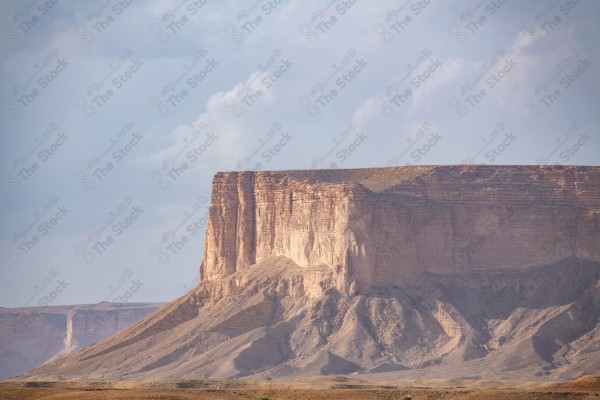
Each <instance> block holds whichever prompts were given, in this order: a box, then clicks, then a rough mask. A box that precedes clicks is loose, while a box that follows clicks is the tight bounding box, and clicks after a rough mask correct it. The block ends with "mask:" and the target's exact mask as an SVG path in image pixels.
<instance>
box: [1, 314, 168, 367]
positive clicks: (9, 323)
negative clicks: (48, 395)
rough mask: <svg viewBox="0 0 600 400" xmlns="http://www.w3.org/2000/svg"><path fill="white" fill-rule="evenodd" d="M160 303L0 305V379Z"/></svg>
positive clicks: (96, 338)
mask: <svg viewBox="0 0 600 400" xmlns="http://www.w3.org/2000/svg"><path fill="white" fill-rule="evenodd" d="M162 305H163V303H132V304H113V303H100V304H95V305H77V306H47V307H21V308H0V379H5V378H8V377H11V376H14V375H18V374H20V373H23V372H25V371H27V370H29V369H31V368H34V367H36V366H38V365H40V364H43V363H45V362H47V361H49V360H53V359H55V358H58V357H60V356H63V355H65V354H68V353H70V352H72V351H74V350H76V349H78V348H81V347H85V346H87V345H89V344H91V343H96V342H98V341H100V340H102V339H104V338H106V337H108V336H110V335H112V334H113V333H115V332H117V331H119V330H121V329H123V328H125V327H127V326H128V325H131V324H133V323H134V322H136V321H138V320H140V319H142V318H143V317H145V316H147V315H148V314H150V313H152V312H154V311H156V310H157V309H158V308H160V307H161V306H162Z"/></svg>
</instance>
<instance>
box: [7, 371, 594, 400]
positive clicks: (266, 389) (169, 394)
mask: <svg viewBox="0 0 600 400" xmlns="http://www.w3.org/2000/svg"><path fill="white" fill-rule="evenodd" d="M581 383H583V384H581ZM591 383H592V382H577V384H566V385H565V384H546V385H540V384H539V383H537V384H536V383H531V384H528V383H523V382H515V383H514V384H512V383H511V382H481V381H441V382H425V383H420V386H411V385H410V384H409V382H404V383H402V382H395V383H389V384H388V383H385V384H381V383H379V384H371V383H366V382H358V381H356V380H352V379H346V378H341V377H340V378H338V379H335V378H334V379H331V378H330V379H327V380H322V379H320V378H313V379H307V380H303V381H294V382H289V383H285V382H265V381H227V382H217V381H193V382H148V381H138V382H0V400H30V399H31V400H33V399H44V400H58V399H72V400H93V399H98V400H100V399H103V400H104V399H128V400H134V399H135V400H137V399H145V400H158V399H163V400H179V399H181V400H183V399H237V400H266V399H272V400H275V399H288V400H291V399H298V400H306V399H327V400H334V399H349V400H351V399H388V400H392V399H401V400H403V399H407V398H410V399H412V400H436V399H448V400H450V399H452V400H476V399H477V400H480V399H481V400H485V399H494V400H496V399H497V400H500V399H502V400H523V399H526V400H535V399H537V400H546V399H565V400H579V399H581V400H584V399H586V400H589V399H600V387H599V386H598V385H597V381H596V380H594V382H593V384H591Z"/></svg>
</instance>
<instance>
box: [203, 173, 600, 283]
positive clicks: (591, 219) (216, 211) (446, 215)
mask: <svg viewBox="0 0 600 400" xmlns="http://www.w3.org/2000/svg"><path fill="white" fill-rule="evenodd" d="M598 193H600V168H599V167H577V166H448V167H420V166H415V167H396V168H374V169H360V170H319V171H281V172H223V173H218V174H217V175H216V176H215V178H214V180H213V195H212V201H211V206H210V216H209V222H208V228H207V233H206V241H205V250H204V260H203V263H202V268H201V277H202V280H203V281H205V280H213V279H219V278H222V277H225V276H229V275H231V274H233V273H235V272H236V271H240V270H243V269H244V268H246V267H248V266H250V265H252V264H255V263H256V262H258V261H260V260H262V259H264V258H266V257H270V256H279V255H282V256H286V257H288V258H290V259H292V260H293V261H294V262H295V263H297V264H298V265H300V266H303V267H308V266H311V265H321V264H324V265H327V266H329V267H330V268H332V269H333V270H334V271H335V279H334V280H335V285H336V287H337V288H338V289H340V290H342V291H344V292H347V293H355V292H357V291H358V292H361V291H362V292H364V291H367V290H369V289H370V288H371V287H374V286H381V285H390V284H391V285H404V284H411V283H414V282H415V281H416V280H418V279H420V278H421V276H422V275H423V274H424V273H428V272H465V271H472V270H478V269H494V268H503V269H514V270H519V269H523V268H530V267H532V266H535V265H540V264H548V263H553V262H557V261H559V260H562V259H564V258H567V257H572V256H575V257H580V258H586V259H592V260H599V259H600V236H599V235H597V234H595V233H597V232H598V231H599V228H598V227H599V226H600V225H599V224H600V200H599V195H598Z"/></svg>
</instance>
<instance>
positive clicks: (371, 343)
mask: <svg viewBox="0 0 600 400" xmlns="http://www.w3.org/2000/svg"><path fill="white" fill-rule="evenodd" d="M354 373H356V374H361V375H362V377H363V378H365V379H369V380H379V381H390V380H398V379H439V378H444V379H454V378H456V379H465V378H468V379H492V380H497V379H512V380H557V379H558V380H560V379H572V378H577V377H579V376H581V375H584V374H599V373H600V167H577V166H449V167H434V166H432V167H399V168H376V169H359V170H320V171H279V172H224V173H219V174H217V175H216V176H215V178H214V181H213V194H212V202H211V206H210V211H209V223H208V226H207V232H206V240H205V250H204V259H203V261H202V266H201V282H200V283H199V284H198V285H197V286H196V287H195V288H194V289H192V290H191V291H190V292H189V293H187V294H186V295H184V296H182V297H180V298H179V299H176V300H174V301H172V302H170V303H168V304H167V305H165V306H164V307H162V308H161V309H159V310H157V311H156V312H155V313H153V314H151V315H149V316H147V317H145V318H143V319H141V320H140V321H138V322H136V323H135V324H133V325H131V326H129V327H128V328H125V329H123V330H122V331H120V332H118V333H117V334H115V335H112V336H111V337H109V338H107V339H105V340H103V341H101V342H99V343H95V344H93V345H90V346H88V347H86V348H83V349H80V350H78V351H75V352H73V353H70V354H68V355H67V356H65V357H63V358H60V359H57V360H55V361H53V362H50V363H47V364H45V365H42V366H41V367H38V368H36V369H34V370H32V371H30V372H28V373H27V374H25V375H23V376H20V377H18V378H17V379H23V380H38V381H39V380H62V379H79V380H136V379H231V378H246V379H264V378H272V379H293V378H296V377H301V376H310V375H329V374H336V375H337V374H354Z"/></svg>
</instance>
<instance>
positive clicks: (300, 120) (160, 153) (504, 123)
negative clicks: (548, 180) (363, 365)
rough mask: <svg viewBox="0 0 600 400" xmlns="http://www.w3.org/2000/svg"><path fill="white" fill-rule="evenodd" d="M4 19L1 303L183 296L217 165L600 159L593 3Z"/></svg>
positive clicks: (330, 4)
mask: <svg viewBox="0 0 600 400" xmlns="http://www.w3.org/2000/svg"><path fill="white" fill-rule="evenodd" d="M0 16H1V17H0V25H1V33H0V49H1V52H0V97H1V102H0V118H1V121H2V133H1V135H0V140H1V145H0V164H1V165H0V170H1V173H2V175H1V177H2V179H1V180H0V191H1V193H0V199H1V202H2V208H1V209H0V214H1V216H2V224H1V225H0V245H1V246H2V247H1V250H2V252H1V254H0V274H1V275H0V306H9V307H14V306H20V305H21V306H22V305H47V304H69V303H95V302H99V301H102V300H106V301H168V300H171V299H174V298H175V297H177V296H179V295H181V294H183V293H185V292H186V291H187V290H188V289H189V288H191V287H192V286H194V285H195V284H196V283H197V281H198V272H199V265H200V262H201V259H202V254H203V240H204V231H205V226H206V212H207V209H208V203H209V199H210V191H211V186H210V183H211V179H212V176H213V175H214V173H215V172H217V171H226V170H280V169H306V168H358V167H382V166H391V165H407V164H410V165H419V164H422V165H428V164H460V163H473V164H538V163H543V164H581V165H599V161H600V158H599V154H600V132H599V130H598V127H599V125H600V124H599V122H600V115H599V112H598V111H599V110H600V79H598V76H600V57H599V55H600V48H599V46H600V44H599V43H600V25H599V21H600V2H597V1H594V0H587V1H585V0H581V1H579V2H577V1H567V0H564V1H554V0H548V1H516V0H506V1H499V0H487V1H486V0H483V1H482V0H468V1H467V0H464V1H424V0H402V1H366V0H362V1H343V0H338V1H331V0H329V1H299V0H298V1H295V0H290V1H267V0H262V1H259V0H251V1H216V0H206V1H198V0H177V1H141V0H130V1H125V0H112V1H111V0H100V1H68V0H38V1H35V0H28V1H3V2H2V3H1V4H0Z"/></svg>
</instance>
